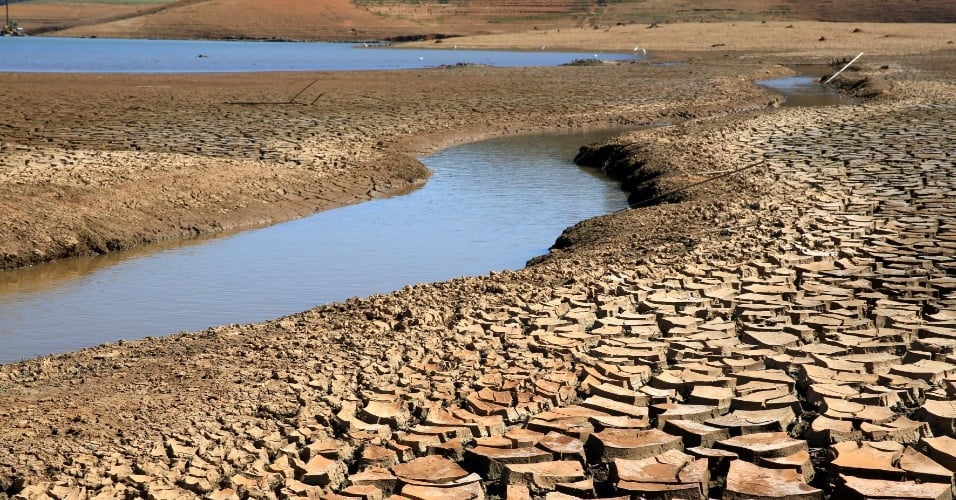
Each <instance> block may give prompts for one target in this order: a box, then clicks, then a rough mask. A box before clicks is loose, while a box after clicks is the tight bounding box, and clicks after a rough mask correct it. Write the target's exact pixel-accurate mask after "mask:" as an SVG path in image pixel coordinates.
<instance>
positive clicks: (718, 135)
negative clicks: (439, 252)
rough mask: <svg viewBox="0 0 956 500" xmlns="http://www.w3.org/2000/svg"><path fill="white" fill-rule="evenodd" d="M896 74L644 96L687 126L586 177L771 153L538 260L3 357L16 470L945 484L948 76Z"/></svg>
mask: <svg viewBox="0 0 956 500" xmlns="http://www.w3.org/2000/svg"><path fill="white" fill-rule="evenodd" d="M870 70H871V71H872V70H873V68H870ZM543 71H545V73H547V71H549V70H543ZM555 71H560V70H555ZM616 71H624V72H626V71H627V69H626V67H625V68H623V69H622V68H621V67H618V68H616V69H611V70H609V71H608V73H607V74H602V76H603V77H606V78H604V79H610V78H611V76H610V75H613V74H616V73H614V72H616ZM701 71H704V72H705V73H706V70H701ZM626 75H627V77H628V78H633V77H634V75H633V74H628V73H626ZM914 75H915V76H914ZM884 77H885V78H888V79H889V82H888V83H887V85H888V94H887V95H886V96H884V97H883V98H881V99H878V100H875V101H871V102H868V103H866V104H863V105H857V106H851V107H838V108H814V109H794V108H786V109H766V110H761V111H749V112H744V111H741V112H737V113H726V114H716V113H708V112H707V111H706V109H697V108H694V107H693V105H692V104H691V102H689V101H687V102H681V101H678V102H674V103H663V102H660V101H657V100H655V99H666V98H667V96H669V95H671V94H667V93H666V92H665V93H663V94H662V95H661V96H658V97H656V98H655V97H653V96H649V97H647V102H646V103H638V104H636V105H634V107H633V108H631V109H632V110H631V111H630V112H623V111H622V112H620V113H621V115H622V116H630V117H633V119H634V120H635V121H637V117H638V116H644V117H651V116H653V117H654V118H658V117H660V116H668V114H669V113H670V116H672V117H677V116H678V115H677V114H676V113H677V112H678V110H679V111H680V112H688V113H690V112H693V113H696V115H697V116H696V117H694V118H690V119H687V120H684V121H680V122H679V123H674V124H673V125H671V126H667V127H662V128H657V129H652V130H644V131H640V132H634V133H629V134H624V135H622V136H621V137H618V138H616V139H614V140H613V141H612V142H611V143H608V144H604V145H601V146H596V147H595V148H603V151H605V152H608V151H624V152H626V154H623V155H606V158H607V160H608V161H607V162H606V163H605V164H603V165H602V164H600V163H601V162H599V161H596V162H595V163H596V164H595V165H592V166H595V167H599V168H604V169H606V170H621V169H624V168H626V167H627V166H629V168H631V169H632V170H633V171H634V172H639V171H641V170H642V169H653V170H655V171H660V172H663V174H662V176H661V178H660V180H659V185H657V186H655V189H660V190H668V189H670V188H672V187H674V186H685V185H689V184H692V183H694V182H697V181H699V180H702V179H706V178H709V177H712V176H715V175H719V173H720V172H726V171H727V170H729V169H733V168H735V167H739V166H742V165H745V164H750V163H755V164H757V165H758V166H756V167H754V168H751V169H748V170H746V171H743V172H741V173H739V174H736V175H731V176H726V177H721V178H719V179H717V180H715V181H713V182H710V183H706V184H703V185H701V186H700V187H698V188H695V189H692V190H688V191H686V192H683V193H682V194H681V201H680V202H679V203H673V204H662V205H657V206H651V207H647V208H640V209H634V210H629V211H625V212H621V213H617V214H612V215H608V216H604V217H599V218H596V219H592V220H589V221H584V222H582V223H580V224H578V225H576V226H575V227H573V228H569V229H568V230H567V231H566V232H565V234H564V235H562V238H561V240H562V241H563V244H562V245H561V247H562V248H560V249H555V250H553V251H552V252H551V253H550V254H549V255H547V256H544V257H542V258H540V259H536V261H535V263H533V264H532V265H530V266H529V267H528V268H526V269H523V270H520V271H516V272H505V273H492V274H490V275H489V276H482V277H467V278H460V279H455V280H450V281H447V282H442V283H433V284H420V285H414V286H409V287H406V288H404V289H403V290H400V291H398V292H395V293H393V294H389V295H380V296H373V297H369V298H366V299H352V300H349V301H347V302H345V303H337V304H330V305H325V306H320V307H317V308H315V309H312V310H310V311H307V312H304V313H301V314H297V315H292V316H288V317H285V318H282V319H279V320H276V321H272V322H267V323H261V324H255V325H228V326H222V327H217V328H212V329H209V330H207V331H204V332H196V333H191V334H180V335H175V336H171V337H164V338H158V339H147V340H143V341H134V342H117V343H114V344H109V345H104V346H101V347H97V348H92V349H85V350H83V351H79V352H77V353H74V354H71V355H64V356H55V357H46V358H41V359H37V360H31V361H26V362H22V363H17V364H11V365H6V366H2V367H0V387H2V391H0V408H2V409H0V419H2V422H3V425H2V426H0V488H2V489H3V490H4V491H5V492H6V494H8V495H12V496H18V497H22V498H44V497H47V496H51V497H70V498H92V497H99V498H114V497H128V498H135V497H143V498H188V497H194V496H196V497H206V498H276V497H280V498H296V497H302V498H317V497H328V498H367V499H377V498H416V499H425V498H487V497H507V498H513V499H522V498H548V499H569V498H708V497H721V498H727V499H737V498H788V499H803V498H808V499H810V498H827V497H829V498H873V497H887V496H889V497H906V498H934V499H936V498H940V499H945V498H952V495H953V484H954V483H953V471H954V470H956V403H953V399H954V395H956V394H954V391H956V384H954V381H956V355H954V351H953V349H954V346H956V269H954V268H956V257H954V256H956V220H954V217H956V176H954V175H953V169H954V168H956V149H954V146H953V137H956V114H954V110H956V98H954V96H956V87H954V86H953V84H952V83H951V81H952V80H951V79H940V80H934V78H933V77H932V75H930V74H929V73H926V72H922V73H907V72H900V73H899V74H896V75H889V76H887V75H884ZM383 78H389V77H383ZM594 80H595V82H596V81H597V80H600V79H599V78H595V79H594ZM711 81H726V82H732V81H734V80H733V79H728V80H711ZM539 83H540V82H539ZM675 83H676V82H675ZM744 83H746V82H744ZM728 85H730V83H728ZM596 88H598V89H600V88H602V87H601V85H596ZM688 88H695V89H697V90H695V92H697V94H696V95H694V96H693V98H692V100H698V101H699V100H702V99H707V98H708V96H709V95H710V92H713V91H715V90H716V91H717V92H721V91H722V90H721V87H720V85H715V86H712V88H707V89H701V88H700V87H699V82H698V83H697V85H696V86H695V85H688V87H687V88H685V89H683V90H684V91H687V89H688ZM733 88H735V89H736V88H738V87H733ZM739 88H740V89H743V88H744V85H743V84H741V86H740V87H739ZM739 92H740V93H738V94H736V95H737V96H738V97H747V94H746V93H745V92H744V91H743V90H740V91H739ZM682 93H684V92H676V91H675V92H674V94H673V95H679V94H682ZM608 95H610V91H609V92H608ZM759 95H761V96H762V97H763V98H764V100H766V99H765V98H766V96H765V95H762V94H759ZM735 102H736V104H735V105H736V106H739V108H741V109H742V108H745V107H746V105H745V104H746V102H749V100H748V99H738V100H736V101H735ZM682 106H686V107H685V108H682ZM607 109H608V110H612V109H613V110H615V111H614V113H618V111H617V110H618V109H620V108H618V107H614V106H610V105H609V106H608V108H607ZM516 113H519V112H518V111H516ZM562 113H567V114H566V115H564V116H570V115H573V113H572V112H568V111H562ZM628 113H631V114H628ZM582 114H585V113H584V112H583V111H582ZM585 116H593V115H587V114H585ZM396 126H397V125H396ZM31 147H33V146H31ZM612 160H613V161H614V162H616V163H613V164H612V163H611V162H612ZM622 163H623V165H622Z"/></svg>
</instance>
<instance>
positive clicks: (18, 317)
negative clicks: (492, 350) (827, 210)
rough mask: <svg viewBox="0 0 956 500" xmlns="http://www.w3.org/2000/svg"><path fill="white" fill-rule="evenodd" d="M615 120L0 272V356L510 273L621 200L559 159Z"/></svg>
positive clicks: (825, 97)
mask: <svg viewBox="0 0 956 500" xmlns="http://www.w3.org/2000/svg"><path fill="white" fill-rule="evenodd" d="M757 83H759V84H760V85H764V86H766V87H769V88H772V89H774V90H775V91H777V92H779V93H780V94H782V95H783V96H784V97H785V99H786V100H785V102H784V105H785V106H820V105H824V106H825V105H834V104H845V103H848V102H850V101H847V100H845V99H843V98H841V97H840V96H839V95H838V94H837V93H836V92H834V91H833V90H832V89H830V88H828V87H824V86H822V85H819V84H817V83H816V80H815V79H814V78H813V77H808V76H802V77H790V78H785V79H779V80H767V81H761V82H757ZM621 131H622V130H598V131H589V132H572V133H568V132H565V133H549V134H538V135H529V136H515V137H505V138H499V139H493V140H489V141H482V142H477V143H471V144H465V145H462V146H457V147H453V148H449V149H446V150H443V151H440V152H438V153H436V154H434V155H431V156H428V157H426V158H424V159H423V160H422V161H423V162H424V163H425V164H426V165H427V166H428V168H430V169H431V170H433V171H434V172H435V174H434V176H433V177H432V178H431V179H430V180H429V181H428V183H427V184H426V185H425V187H423V188H422V189H419V190H416V191H413V192H411V193H408V194H406V195H402V196H396V197H392V198H386V199H379V200H373V201H369V202H366V203H361V204H358V205H354V206H348V207H344V208H339V209H335V210H330V211H327V212H322V213H319V214H316V215H313V216H310V217H307V218H303V219H299V220H295V221H291V222H287V223H283V224H277V225H275V226H271V227H267V228H263V229H259V230H255V231H248V232H242V233H238V234H234V235H231V236H222V237H211V238H204V239H201V240H193V241H189V242H185V243H181V244H179V245H175V246H169V245H167V246H166V247H159V246H155V247H151V248H145V249H141V250H138V251H132V252H123V253H120V254H113V255H106V256H101V257H94V258H83V259H71V260H68V261H63V262H56V263H52V264H47V265H42V266H37V267H34V268H29V269H23V270H17V271H9V272H2V273H0V363H8V362H12V361H17V360H20V359H24V358H31V357H35V356H41V355H47V354H54V353H62V352H68V351H73V350H76V349H80V348H83V347H89V346H93V345H97V344H101V343H104V342H112V341H116V340H119V339H137V338H143V337H147V336H158V335H165V334H168V333H172V332H176V331H182V330H200V329H204V328H207V327H210V326H214V325H219V324H225V323H247V322H256V321H263V320H267V319H273V318H277V317H280V316H283V315H287V314H291V313H295V312H299V311H303V310H306V309H308V308H310V307H312V306H315V305H317V304H324V303H328V302H335V301H341V300H344V299H347V298H349V297H355V296H368V295H372V294H376V293H387V292H390V291H393V290H396V289H399V288H401V287H403V286H405V285H408V284H414V283H423V282H433V281H441V280H446V279H450V278H453V277H457V276H466V275H480V274H485V273H488V272H489V271H492V270H504V269H519V268H521V267H524V264H525V262H526V261H527V260H528V259H530V258H532V257H535V256H537V255H541V254H543V253H545V252H547V250H548V247H549V246H550V245H551V244H552V243H553V242H554V240H555V238H556V237H557V236H558V235H559V234H560V233H561V231H562V230H563V229H564V228H566V227H568V226H570V225H573V224H575V223H577V222H579V221H581V220H584V219H587V218H590V217H594V216H597V215H601V214H605V213H609V212H613V211H615V210H618V209H621V208H624V207H626V206H627V201H626V199H627V196H626V193H624V192H623V191H621V190H620V189H619V188H618V185H617V183H616V182H614V181H611V180H609V179H607V178H605V177H603V176H602V175H601V174H599V173H597V172H596V171H592V170H588V169H582V168H580V167H577V166H575V165H574V164H573V163H572V161H571V158H573V157H574V155H575V153H576V152H577V149H578V148H579V147H580V146H581V145H584V144H587V143H591V142H596V141H599V140H602V139H604V138H606V137H608V136H610V135H613V134H615V133H619V132H621Z"/></svg>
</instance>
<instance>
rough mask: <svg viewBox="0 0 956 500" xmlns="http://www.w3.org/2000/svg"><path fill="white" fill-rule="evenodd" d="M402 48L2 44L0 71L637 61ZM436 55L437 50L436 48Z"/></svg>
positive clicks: (84, 41) (44, 40) (615, 56)
mask: <svg viewBox="0 0 956 500" xmlns="http://www.w3.org/2000/svg"><path fill="white" fill-rule="evenodd" d="M454 43H455V42H454V39H446V40H444V41H443V43H442V45H441V47H440V48H442V49H444V50H431V49H400V48H386V47H383V46H378V45H369V46H368V47H366V46H365V45H366V44H361V43H359V44H353V43H324V42H261V41H256V42H253V41H211V40H122V39H106V38H57V37H0V72H22V73H240V72H261V71H363V70H394V69H420V68H429V67H437V66H443V65H454V64H458V63H469V64H486V65H489V66H501V67H516V66H557V65H560V64H566V63H569V62H571V61H574V60H575V59H585V58H587V59H595V58H596V59H601V60H625V59H635V56H634V55H632V54H619V53H600V52H599V53H594V52H590V53H581V52H552V51H549V50H540V51H533V52H518V51H494V50H456V49H455V48H454ZM436 48H438V47H436Z"/></svg>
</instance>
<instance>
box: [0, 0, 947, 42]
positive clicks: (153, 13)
mask: <svg viewBox="0 0 956 500" xmlns="http://www.w3.org/2000/svg"><path fill="white" fill-rule="evenodd" d="M10 15H11V18H12V19H15V20H17V21H19V23H20V25H21V26H24V27H25V28H26V29H27V31H28V32H31V33H34V34H40V33H49V34H57V35H64V36H99V37H119V38H132V37H137V38H256V39H303V40H367V39H384V38H393V37H407V36H425V35H433V34H438V33H440V34H446V35H474V34H486V33H502V32H510V31H524V30H534V29H556V28H563V27H587V26H593V27H595V28H598V27H606V26H609V25H616V24H633V23H646V24H650V23H654V22H658V23H663V22H701V21H702V22H711V21H755V20H767V21H779V20H794V21H795V20H824V21H857V22H864V21H866V22H956V5H954V3H953V2H951V1H950V0H900V1H890V0H847V1H840V2H837V1H831V0H816V1H803V0H686V1H680V2H675V1H670V0H619V1H611V0H604V1H595V0H558V1H550V0H486V1H480V2H479V1H475V0H439V1H434V2H419V1H415V2H412V1H401V0H396V1H389V0H323V1H321V2H316V1H313V0H281V1H276V2H262V1H258V0H179V1H164V0H146V1H137V0H123V1H118V2H103V1H102V0H101V1H98V2H92V1H90V2H86V1H82V0H81V1H66V0H61V1H59V2H58V1H55V0H42V1H39V0H37V1H26V2H17V3H13V4H11V5H10Z"/></svg>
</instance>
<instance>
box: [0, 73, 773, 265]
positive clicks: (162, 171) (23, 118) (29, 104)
mask: <svg viewBox="0 0 956 500" xmlns="http://www.w3.org/2000/svg"><path fill="white" fill-rule="evenodd" d="M695 71H701V72H702V73H701V74H700V75H699V76H698V77H699V78H702V79H703V81H708V82H710V84H711V85H713V86H714V87H715V88H716V89H717V90H716V91H713V92H707V93H704V92H701V91H700V90H699V89H696V88H695V87H694V83H693V82H692V81H690V80H687V79H686V78H685V75H684V71H683V70H681V69H674V68H649V67H646V66H642V65H635V64H623V65H617V66H607V67H597V68H573V67H561V68H528V69H499V68H486V67H460V68H445V69H435V70H426V71H407V72H387V73H385V72H363V73H356V74H345V73H302V74H268V75H255V74H253V75H230V76H229V77H228V78H227V77H222V76H217V75H192V76H190V75H178V76H176V75H174V76H164V75H153V76H148V75H25V74H8V75H0V79H2V80H3V83H4V92H3V93H2V94H0V105H2V106H4V107H5V108H6V109H12V110H15V112H14V113H13V114H11V117H10V120H8V123H7V124H5V126H4V127H3V129H2V130H0V147H2V149H0V154H2V155H3V159H4V162H3V167H2V171H0V193H2V195H3V196H2V199H3V200H4V201H3V202H2V203H3V205H4V210H5V214H6V224H5V225H4V226H2V227H0V257H2V262H0V265H2V267H4V268H11V267H17V266H22V265H31V264H36V263H39V262H43V261H47V260H52V259H57V258H62V257H69V256H78V255H87V254H90V253H102V252H108V251H115V250H120V249H128V248H132V247H135V246H138V245H143V244H146V243H150V242H156V241H164V240H169V239H173V238H182V237H188V236H190V235H195V234H203V233H207V232H215V231H228V230H233V229H237V228H246V227H251V226H255V225H261V224H267V223H272V222H276V221H281V220H287V219H289V218H292V217H298V216H302V215H306V214H309V213H313V212H315V211H317V210H321V209H327V208H331V207H334V206H341V205H345V204H348V203H354V202H357V201H360V200H365V199H368V198H370V197H374V196H381V195H387V194H389V193H394V192H398V191H401V190H404V189H407V188H408V187H409V186H412V185H415V184H417V183H420V182H422V181H423V180H424V179H425V178H426V177H427V175H428V172H427V171H426V170H425V169H424V168H423V167H422V166H421V165H420V164H419V163H418V162H417V160H415V159H414V157H415V156H416V155H418V154H421V153H425V152H428V151H430V150H433V149H434V148H435V147H438V146H441V145H447V144H452V143H455V142H458V141H463V140H472V139H474V138H479V137H487V136H493V135H498V134H506V133H517V132H521V131H533V130H539V129H543V128H567V127H582V126H589V125H598V124H641V123H648V122H652V121H658V120H666V119H669V118H671V117H674V116H687V115H689V114H692V113H697V114H700V113H703V114H708V113H714V112H724V111H726V110H727V109H734V108H737V107H752V106H755V105H759V104H760V103H762V102H763V101H765V100H766V97H765V95H764V93H763V91H761V90H759V89H754V88H753V87H752V86H750V85H749V83H748V82H747V81H745V80H743V79H740V78H739V77H737V76H736V75H733V76H731V75H730V74H729V73H730V72H728V71H727V70H726V69H725V68H722V67H720V66H711V67H709V68H706V67H704V66H702V67H701V68H700V69H699V70H695ZM747 71H749V72H751V74H754V75H756V74H765V73H766V72H767V71H775V69H774V68H773V67H772V66H766V67H764V66H762V65H759V64H758V65H753V66H749V67H748V69H747ZM502 82H504V83H506V84H507V85H508V87H509V89H511V91H510V92H508V93H501V92H498V91H496V90H495V85H498V84H501V83H502ZM658 82H670V83H668V84H666V85H663V84H661V83H658ZM492 83H495V85H492ZM632 84H640V85H642V86H645V87H648V88H654V90H652V91H651V93H650V94H649V96H648V98H644V99H634V98H633V97H631V96H629V95H622V94H620V93H619V92H618V89H619V88H621V87H623V86H625V85H632ZM303 88H307V92H306V93H307V94H308V95H301V94H300V95H298V96H297V97H296V99H294V100H293V101H290V98H292V97H295V96H296V95H297V94H298V93H299V92H300V91H301V90H302V89H303Z"/></svg>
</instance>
